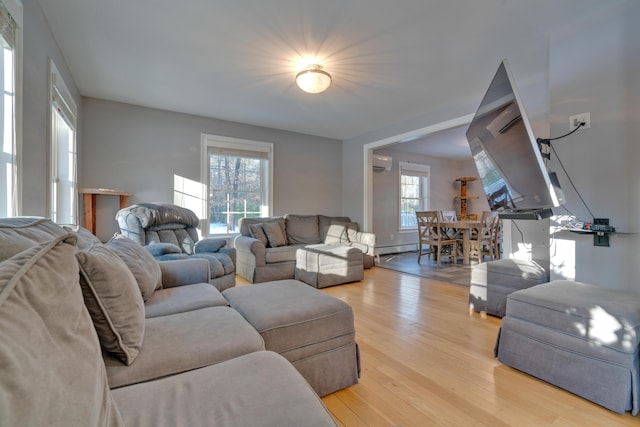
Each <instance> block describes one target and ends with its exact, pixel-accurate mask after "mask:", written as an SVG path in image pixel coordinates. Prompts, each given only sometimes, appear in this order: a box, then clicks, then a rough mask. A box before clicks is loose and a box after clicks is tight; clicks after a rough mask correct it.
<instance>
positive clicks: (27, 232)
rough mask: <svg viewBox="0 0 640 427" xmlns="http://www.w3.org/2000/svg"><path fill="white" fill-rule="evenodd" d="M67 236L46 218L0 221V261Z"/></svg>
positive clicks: (3, 219) (5, 219)
mask: <svg viewBox="0 0 640 427" xmlns="http://www.w3.org/2000/svg"><path fill="white" fill-rule="evenodd" d="M65 234H67V232H66V231H65V230H63V229H62V228H61V227H60V226H59V225H58V224H56V223H55V222H53V221H51V220H50V219H46V218H39V217H18V218H2V219H0V261H1V260H5V259H9V258H11V257H12V256H14V255H15V254H17V253H20V252H22V251H24V250H25V249H28V248H30V247H32V246H34V245H37V244H39V243H44V242H48V241H50V240H51V239H53V238H54V237H57V236H62V235H65Z"/></svg>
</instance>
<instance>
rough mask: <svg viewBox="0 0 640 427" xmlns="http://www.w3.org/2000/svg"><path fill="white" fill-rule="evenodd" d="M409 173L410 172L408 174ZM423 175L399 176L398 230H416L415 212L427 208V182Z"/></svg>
mask: <svg viewBox="0 0 640 427" xmlns="http://www.w3.org/2000/svg"><path fill="white" fill-rule="evenodd" d="M409 173H411V172H409ZM427 180H428V178H427V176H426V175H425V174H421V175H411V174H409V175H405V174H402V175H401V176H400V212H399V214H400V228H401V229H404V228H416V227H417V226H418V224H417V221H416V211H419V210H426V209H427V208H428V206H427V205H428V203H427V200H428V194H427V188H428V186H427V182H428V181H427Z"/></svg>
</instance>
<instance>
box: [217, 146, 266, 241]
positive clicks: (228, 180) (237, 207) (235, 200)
mask: <svg viewBox="0 0 640 427" xmlns="http://www.w3.org/2000/svg"><path fill="white" fill-rule="evenodd" d="M206 137H207V138H206V141H205V144H206V169H207V176H206V177H205V178H206V182H207V184H208V191H207V195H208V201H207V205H208V212H207V214H208V223H209V230H208V234H217V235H221V234H235V233H239V232H240V230H239V221H240V218H251V217H261V216H268V215H269V211H270V210H269V204H270V202H269V195H270V185H269V183H270V170H269V165H270V157H271V153H272V146H271V144H267V143H259V142H255V141H242V140H234V139H231V138H223V137H215V136H212V135H208V136H206Z"/></svg>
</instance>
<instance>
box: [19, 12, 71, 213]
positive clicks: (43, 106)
mask: <svg viewBox="0 0 640 427" xmlns="http://www.w3.org/2000/svg"><path fill="white" fill-rule="evenodd" d="M22 5H23V9H24V16H23V19H24V31H23V40H24V42H23V60H22V68H23V82H22V91H23V107H22V117H23V120H22V167H21V169H22V191H21V195H22V210H21V214H22V215H33V216H48V215H49V208H48V206H49V204H48V197H49V196H48V195H49V171H50V167H49V114H50V108H51V103H50V101H49V98H48V96H49V58H52V59H53V61H54V63H55V64H56V67H57V68H58V71H59V72H60V73H61V74H62V76H63V78H64V81H65V83H66V85H67V88H68V89H69V91H71V95H72V96H73V98H74V100H75V102H76V104H77V106H78V113H79V114H78V115H79V117H78V129H77V131H78V141H80V140H81V135H82V126H81V123H82V99H81V98H80V95H79V92H78V89H77V87H76V85H75V82H74V81H73V78H72V77H71V73H70V72H69V70H68V68H67V64H66V62H65V61H64V58H63V56H62V54H61V53H60V49H59V48H58V45H57V43H56V42H55V40H54V38H53V35H52V34H51V31H50V30H49V25H48V24H47V22H46V20H45V18H44V15H43V14H42V11H41V10H40V5H39V4H38V3H37V2H36V1H33V0H23V1H22Z"/></svg>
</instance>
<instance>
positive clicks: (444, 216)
mask: <svg viewBox="0 0 640 427" xmlns="http://www.w3.org/2000/svg"><path fill="white" fill-rule="evenodd" d="M457 220H458V217H457V216H456V211H440V221H443V222H455V221H457Z"/></svg>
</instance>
